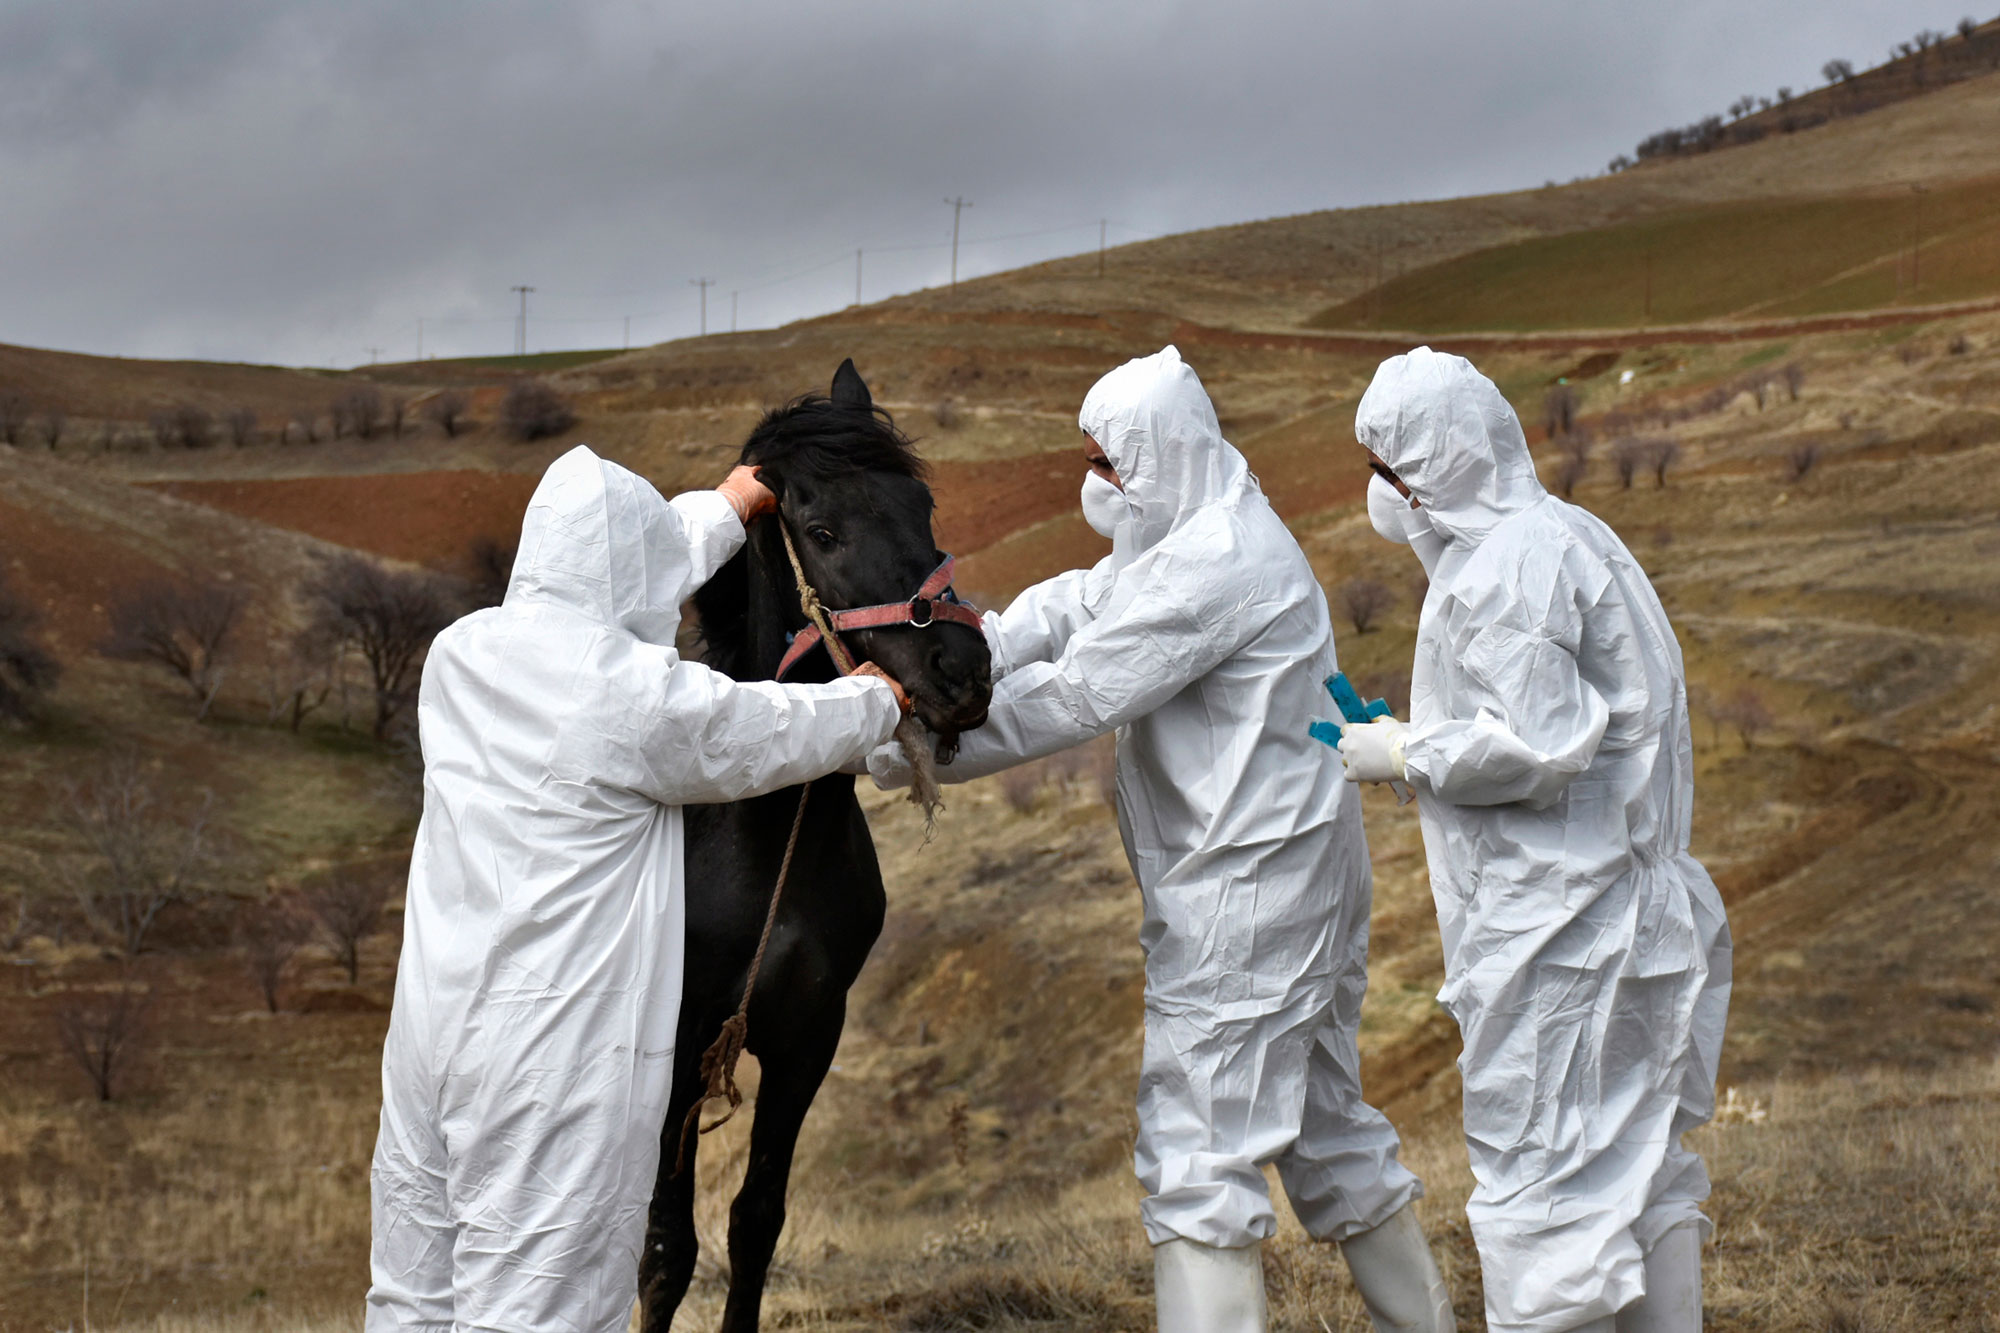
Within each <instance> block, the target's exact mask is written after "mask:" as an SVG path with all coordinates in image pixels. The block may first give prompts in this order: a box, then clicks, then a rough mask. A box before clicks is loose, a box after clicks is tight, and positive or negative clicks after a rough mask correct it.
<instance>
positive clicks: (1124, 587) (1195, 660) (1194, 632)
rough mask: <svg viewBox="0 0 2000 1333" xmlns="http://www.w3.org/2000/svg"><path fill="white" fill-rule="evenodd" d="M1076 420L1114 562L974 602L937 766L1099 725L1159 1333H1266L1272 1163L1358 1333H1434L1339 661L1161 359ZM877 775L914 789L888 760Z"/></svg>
mask: <svg viewBox="0 0 2000 1333" xmlns="http://www.w3.org/2000/svg"><path fill="white" fill-rule="evenodd" d="M1080 421H1081V424H1082V426H1083V430H1084V434H1085V438H1086V443H1085V446H1084V449H1085V455H1086V457H1087V458H1088V460H1089V463H1090V468H1091V475H1090V476H1089V478H1088V479H1087V480H1086V482H1085V484H1084V497H1083V498H1084V506H1085V512H1086V514H1087V515H1088V516H1089V517H1090V518H1091V520H1092V523H1093V526H1096V527H1097V528H1098V530H1099V531H1100V532H1103V533H1105V534H1106V535H1107V536H1109V537H1110V538H1111V540H1112V553H1111V555H1110V556H1108V557H1106V558H1105V559H1104V560H1102V561H1100V562H1099V563H1098V564H1097V565H1096V566H1095V567H1094V568H1092V569H1087V570H1072V571H1071V572H1069V573H1066V574H1061V575H1058V576H1057V577H1055V578H1053V579H1050V580H1049V581H1047V582H1046V583H1042V584H1040V585H1038V586H1036V587H1033V588H1030V589H1028V590H1027V591H1026V592H1024V593H1022V594H1021V595H1020V596H1019V597H1018V598H1016V599H1015V600H1014V602H1013V604H1012V605H1011V606H1009V607H1008V608H1007V610H1006V611H1005V612H1003V613H1000V614H997V615H995V614H992V613H988V615H987V616H986V620H985V626H986V634H987V639H988V643H989V646H990V647H991V649H992V655H993V676H994V688H993V701H992V706H991V709H990V711H989V713H988V716H987V722H986V725H985V726H983V727H981V728H979V729H978V730H976V731H970V732H967V733H965V734H964V735H963V736H961V737H960V738H959V752H958V756H957V758H956V760H955V761H954V762H952V763H950V764H948V765H942V766H940V767H939V769H938V776H939V777H940V778H942V779H943V780H945V781H948V782H952V781H964V780H966V779H968V778H974V777H979V776H982V775H984V774H988V773H992V772H995V771H997V770H999V769H1002V768H1006V767H1008V766H1010V765H1013V764H1018V763H1021V762H1024V761H1026V760H1030V759H1034V758H1038V757H1039V756H1042V755H1046V754H1052V753H1054V752H1055V751H1058V750H1062V749H1066V748H1068V747H1070V746H1072V745H1077V744H1080V743H1082V742H1084V741H1087V740H1089V739H1090V738H1092V737H1093V736H1098V735H1101V734H1103V733H1105V732H1107V731H1113V730H1115V731H1116V732H1117V734H1118V817H1119V825H1120V829H1121V831H1122V832H1123V834H1124V839H1125V847H1126V851H1127V853H1128V855H1129V856H1130V858H1131V862H1132V872H1133V874H1134V875H1135V876H1136V877H1137V879H1138V881H1139V887H1140V889H1141V891H1142V892H1143V893H1144V895H1145V905H1146V918H1145V926H1144V929H1143V930H1142V931H1141V934H1140V940H1141V943H1142V945H1143V946H1144V948H1145V953H1146V1040H1145V1054H1144V1062H1143V1067H1142V1072H1141V1075H1140V1084H1139V1140H1138V1148H1137V1167H1138V1174H1139V1179H1140V1182H1141V1183H1142V1184H1143V1185H1144V1186H1145V1188H1146V1194H1147V1197H1146V1200H1145V1202H1144V1204H1142V1205H1141V1210H1140V1211H1141V1216H1142V1218H1143V1220H1144V1223H1145V1227H1146V1233H1147V1236H1148V1237H1149V1238H1150V1239H1151V1241H1152V1242H1153V1246H1154V1251H1153V1254H1154V1273H1155V1279H1156V1286H1157V1292H1158V1303H1159V1321H1160V1328H1161V1329H1162V1330H1163V1333H1197V1331H1198V1333H1254V1331H1256V1330H1261V1329H1263V1327H1264V1323H1265V1307H1264V1287H1263V1269H1262V1266H1261V1263H1260V1260H1259V1255H1258V1247H1259V1244H1260V1243H1261V1242H1262V1241H1264V1240H1266V1239H1267V1238H1269V1237H1270V1236H1271V1235H1272V1233H1273V1232H1274V1231H1275V1230H1276V1225H1277V1221H1276V1217H1275V1215H1274V1214H1273V1212H1272V1208H1271V1201H1270V1198H1269V1196H1268V1192H1267V1190H1266V1187H1265V1183H1264V1176H1263V1173H1262V1170H1261V1167H1262V1165H1263V1164H1264V1163H1266V1162H1274V1163H1275V1164H1276V1165H1277V1168H1278V1174H1279V1177H1280V1179H1281V1180H1282V1181H1283V1182H1284V1187H1285V1192H1286V1194H1287V1195H1288V1196H1289V1197H1290V1199H1291V1203H1292V1207H1293V1210H1294V1211H1295V1212H1296V1213H1297V1214H1298V1217H1299V1220H1300V1221H1301V1222H1302V1223H1304V1225H1305V1227H1306V1229H1307V1230H1308V1231H1310V1232H1311V1233H1312V1234H1313V1235H1314V1236H1316V1237H1318V1238H1320V1239H1322V1240H1329V1241H1337V1242H1339V1243H1340V1244H1341V1248H1342V1250H1343V1252H1344V1253H1345V1255H1346V1257H1347V1261H1348V1265H1349V1267H1350V1268H1351V1269H1352V1271H1353V1274H1354V1278H1355V1283H1356V1285H1357V1286H1358V1287H1359V1288H1360V1290H1361V1294H1362V1296H1363V1299H1364V1300H1365V1301H1366V1303H1367V1305H1368V1308H1369V1312H1370V1314H1371V1315H1372V1316H1373V1318H1374V1320H1375V1323H1376V1327H1377V1328H1380V1329H1407V1330H1421V1331H1422V1333H1437V1330H1443V1329H1450V1328H1452V1327H1453V1321H1452V1313H1451V1304H1450V1301H1449V1299H1448V1296H1447V1294H1446V1292H1445V1289H1444V1283H1443V1281H1442V1280H1441V1279H1440V1278H1439V1276H1438V1272H1437V1267H1436V1265H1435V1263H1434V1262H1433V1261H1432V1258H1431V1254H1430V1250H1429V1247H1428V1246H1427V1244H1426V1243H1425V1240H1424V1235H1423V1231H1422V1230H1421V1228H1420V1227H1419V1226H1418V1223H1417V1219H1416V1216H1415V1213H1414V1212H1413V1210H1412V1209H1411V1207H1410V1205H1411V1202H1412V1201H1413V1200H1415V1199H1416V1198H1417V1197H1418V1196H1419V1195H1420V1194H1421V1193H1422V1192H1423V1191H1422V1186H1421V1185H1420V1184H1419V1183H1418V1181H1417V1179H1416V1177H1415V1176H1413V1175H1412V1174H1411V1173H1410V1172H1409V1171H1408V1170H1407V1169H1405V1168H1404V1167H1403V1166H1402V1164H1401V1163H1399V1162H1398V1161H1397V1153H1398V1150H1399V1146H1400V1145H1399V1142H1398V1139H1397V1136H1396V1131H1395V1130H1394V1129H1393V1128H1392V1127H1391V1126H1390V1124H1389V1122H1388V1121H1387V1120H1386V1119H1384V1118H1383V1116H1382V1115H1381V1113H1380V1112H1378V1111H1376V1110H1375V1109H1374V1108H1373V1107H1371V1106H1369V1105H1368V1104H1367V1103H1366V1102H1364V1101H1363V1100H1362V1098H1361V1076H1360V1063H1361V1062H1360V1057H1359V1054H1358V1053H1357V1050H1356V1045H1355V1037H1356V1032H1357V1029H1358V1028H1359V1025H1360V1021H1361V998H1362V993H1363V992H1364V991H1365V990H1366V988H1367V971H1366V968H1367V953H1368V909H1369V901H1370V898H1371V896H1372V887H1373V881H1372V879H1371V876H1370V871H1369V863H1368V848H1367V844H1366V842H1365V841H1364V839H1363V835H1362V829H1361V811H1360V803H1359V801H1358V800H1357V799H1356V794H1355V792H1354V790H1353V789H1352V788H1351V787H1350V786H1349V785H1348V784H1347V783H1345V782H1343V781H1341V778H1340V775H1339V773H1338V772H1335V771H1333V770H1332V767H1331V766H1330V765H1328V764H1327V763H1325V762H1324V760H1323V759H1322V758H1321V757H1320V753H1321V752H1323V751H1322V747H1320V745H1319V743H1318V742H1317V741H1315V740H1313V739H1312V738H1311V737H1310V736H1309V735H1308V734H1307V731H1306V724H1307V722H1309V721H1310V720H1311V719H1312V718H1313V717H1314V716H1316V715H1318V714H1320V713H1322V712H1323V711H1324V710H1325V707H1326V703H1325V698H1326V696H1325V695H1324V694H1323V693H1322V690H1321V684H1320V683H1321V681H1323V680H1324V679H1325V678H1326V677H1327V676H1329V675H1330V674H1332V673H1333V672H1334V671H1335V670H1336V669H1337V664H1336V662H1335V660H1334V644H1333V630H1332V625H1331V622H1330V621H1329V618H1328V615H1327V607H1326V597H1325V594H1324V593H1323V592H1322V591H1321V590H1320V586H1319V583H1318V581H1317V580H1316V579H1315V578H1314V576H1313V571H1312V568H1311V566H1310V565H1309V564H1307V562H1306V558H1305V555H1304V553H1303V552H1301V551H1300V550H1299V547H1298V543H1297V542H1296V541H1294V540H1293V539H1292V535H1291V533H1290V532H1288V531H1287V530H1286V528H1285V525H1284V524H1283V523H1282V522H1281V521H1280V520H1279V518H1278V516H1277V514H1276V513H1274V512H1273V511H1272V509H1271V506H1270V504H1269V503H1268V502H1267V501H1266V500H1265V498H1264V494H1263V492H1262V491H1261V490H1260V489H1259V488H1258V485H1257V480H1256V478H1255V477H1253V476H1251V474H1250V470H1249V468H1248V466H1247V465H1246V464H1245V463H1244V461H1243V456H1242V455H1241V454H1239V453H1237V452H1236V450H1235V449H1233V448H1231V447H1230V445H1229V444H1228V442H1227V441H1225V440H1224V439H1223V438H1222V432H1221V430H1220V428H1219V427H1218V426H1217V424H1216V419H1215V410H1214V408H1213V407H1212V406H1210V404H1209V400H1208V395H1207V394H1206V393H1205V392H1203V390H1202V387H1201V382H1200V381H1199V380H1197V379H1196V378H1195V374H1194V371H1192V370H1191V369H1189V368H1188V367H1187V365H1185V364H1184V363H1183V362H1182V361H1181V358H1180V353H1179V352H1177V351H1176V350H1175V349H1173V348H1171V347H1169V348H1167V349H1166V350H1164V351H1162V352H1160V353H1158V354H1157V355H1154V356H1149V357H1145V358H1143V359H1141V360H1137V361H1132V362H1128V363H1127V364H1126V365H1124V366H1121V367H1120V368H1119V369H1117V370H1115V371H1113V372H1111V373H1110V374H1109V375H1106V376H1105V377H1104V378H1103V379H1101V380H1099V381H1098V383H1097V385H1096V387H1095V388H1093V389H1092V390H1091V391H1090V394H1089V396H1088V397H1087V398H1085V400H1084V404H1083V411H1082V414H1081V418H1080ZM870 768H871V771H872V772H874V774H875V776H876V778H877V781H878V782H881V783H882V784H883V785H897V784H899V783H900V782H902V781H904V780H905V774H906V773H907V769H906V768H905V767H904V764H903V760H902V757H901V752H900V751H899V750H896V749H895V748H894V747H885V748H883V749H878V750H877V751H876V752H875V754H874V755H872V756H871V757H870Z"/></svg>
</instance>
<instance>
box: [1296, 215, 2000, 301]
mask: <svg viewBox="0 0 2000 1333" xmlns="http://www.w3.org/2000/svg"><path fill="white" fill-rule="evenodd" d="M1920 210H1921V212H1920ZM1996 213H2000V180H1986V181H1980V182H1976V183H1974V184H1970V185H1963V186H1958V187H1955V188H1951V189H1934V190H1927V191H1925V192H1924V193H1923V194H1922V195H1921V196H1919V195H1916V194H1913V193H1911V192H1909V191H1902V190H1899V191H1889V192H1882V193H1874V194H1865V195H1861V194H1857V195H1847V196H1842V197H1836V198H1831V199H1812V200H1805V201H1784V202H1755V203H1736V204H1719V205H1712V206H1705V207H1701V208H1693V209H1687V210H1684V211H1681V212H1677V213H1670V214H1666V215H1663V216H1660V217H1654V218H1646V219H1643V220H1640V221H1635V222H1625V223H1619V224H1617V225H1614V226H1609V227H1600V228H1597V229H1595V230H1591V231H1584V232H1576V233H1572V234H1570V235H1565V236H1547V237H1538V238H1535V239H1532V240H1526V241H1517V242H1514V243H1513V244H1509V245H1501V246H1495V247H1493V248H1491V249H1488V250H1481V251H1477V252H1475V253H1473V254H1469V255H1462V256H1460V257H1458V258H1456V259H1451V260H1447V261H1445V262H1443V263H1440V264H1433V265H1430V266H1428V267H1426V268H1421V269H1418V270H1416V271H1414V272H1411V273H1406V274H1404V275H1402V276H1401V277H1398V278H1396V279H1394V280H1392V281H1390V282H1387V283H1384V284H1383V285H1382V286H1381V287H1378V288H1376V289H1374V290H1372V291H1369V292H1365V293H1363V294H1362V295H1360V296H1358V297H1355V298H1354V299H1353V300H1350V301H1347V302H1344V303H1343V304H1341V305H1337V306H1333V307H1331V308H1330V309H1327V310H1324V311H1322V312H1320V313H1319V314H1318V315H1316V316H1314V317H1313V319H1312V320H1311V321H1309V323H1310V324H1311V325H1313V326H1314V327H1318V328H1367V327H1377V328H1394V329H1411V330H1423V331H1425V332H1433V333H1438V332H1471V331H1476V330H1490V331H1502V330H1523V331H1526V330H1535V329H1555V328H1629V327H1637V326H1643V325H1645V324H1649V323H1651V324H1676V323H1691V322H1697V321H1704V320H1715V319H1723V318H1730V317H1736V318H1750V319H1761V318H1772V317H1782V316H1792V315H1807V314H1823V313H1830V312H1834V311H1843V310H1868V309H1878V308H1881V307H1884V306H1889V305H1893V304H1896V303H1898V302H1902V303H1912V302H1919V301H1921V302H1924V303H1932V302H1941V301H1954V300H1965V299H1971V298H1976V297H1982V296H1991V295H1995V294H2000V234H1996V230H1995V228H1994V227H1993V226H1992V225H1991V219H1992V218H1993V217H1994V216H1995V214H1996ZM1920 225H1921V232H1922V235H1923V236H1924V237H1925V238H1926V239H1925V243H1924V245H1923V248H1922V274H1921V276H1922V281H1921V284H1920V285H1917V286H1912V285H1911V283H1910V272H1909V270H1910V252H1911V248H1912V244H1913V241H1914V240H1915V238H1916V237H1917V236H1918V234H1919V231H1918V229H1919V226H1920ZM1649 275H1650V276H1649ZM1649 287H1650V311H1649V310H1648V296H1649Z"/></svg>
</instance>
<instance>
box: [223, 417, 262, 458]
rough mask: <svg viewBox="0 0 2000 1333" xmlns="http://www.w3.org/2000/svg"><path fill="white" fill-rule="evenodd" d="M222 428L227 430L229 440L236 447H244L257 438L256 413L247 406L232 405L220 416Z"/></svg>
mask: <svg viewBox="0 0 2000 1333" xmlns="http://www.w3.org/2000/svg"><path fill="white" fill-rule="evenodd" d="M222 425H223V429H225V430H227V431H228V432H229V442H230V443H231V444H233V445H235V446H236V447H237V448H238V449H242V448H246V447H248V446H249V445H251V444H253V443H255V442H256V439H257V413H256V411H255V409H253V408H248V407H232V408H230V409H229V411H228V413H227V414H225V415H224V416H223V418H222Z"/></svg>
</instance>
